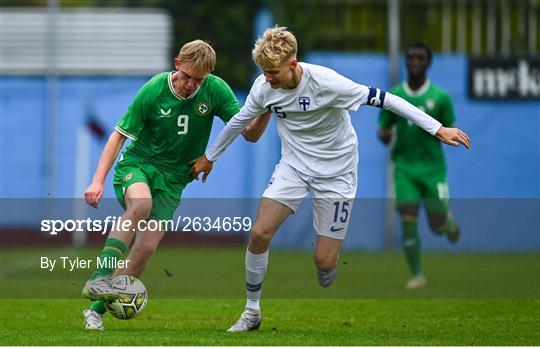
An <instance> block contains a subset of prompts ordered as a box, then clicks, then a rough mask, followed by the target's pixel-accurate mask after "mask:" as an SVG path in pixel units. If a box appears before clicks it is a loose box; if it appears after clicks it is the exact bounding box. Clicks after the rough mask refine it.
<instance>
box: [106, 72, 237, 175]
mask: <svg viewBox="0 0 540 348" xmlns="http://www.w3.org/2000/svg"><path fill="white" fill-rule="evenodd" d="M239 110H240V104H239V103H238V100H237V99H236V96H235V95H234V93H233V91H232V90H231V88H230V87H229V85H227V83H226V82H225V81H223V80H222V79H221V78H219V77H217V76H215V75H211V74H210V75H208V76H207V77H206V79H205V80H204V82H203V83H202V85H201V86H200V88H199V90H198V91H197V92H196V93H195V94H194V95H193V96H191V97H190V98H182V97H181V96H179V95H177V94H176V93H175V91H174V88H173V85H172V72H164V73H161V74H158V75H156V76H154V77H153V78H152V79H151V80H150V81H148V82H147V83H146V84H144V86H143V87H142V88H141V89H140V90H139V92H138V93H137V96H136V97H135V99H134V100H133V102H132V103H131V105H130V106H129V108H128V110H127V111H126V113H125V114H124V116H123V117H122V119H121V120H120V121H119V122H118V124H117V125H116V130H117V131H118V132H120V133H121V134H123V135H125V136H126V137H128V138H130V139H131V140H132V142H131V144H129V145H128V146H127V148H126V150H125V152H124V153H125V154H133V155H135V156H139V157H143V158H145V159H147V160H148V161H150V162H151V163H153V164H154V165H155V166H156V167H158V168H159V169H162V170H166V171H169V172H173V173H176V174H177V175H182V176H186V177H189V172H190V170H191V165H190V164H189V162H190V161H191V160H193V159H195V158H197V157H199V156H201V155H202V154H204V151H205V149H206V145H207V144H208V139H209V138H210V131H211V130H212V123H213V121H214V115H216V116H218V117H219V118H221V119H222V120H223V121H224V122H228V121H229V120H230V119H231V118H232V117H233V116H234V115H235V114H236V113H237V112H238V111H239Z"/></svg>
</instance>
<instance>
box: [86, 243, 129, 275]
mask: <svg viewBox="0 0 540 348" xmlns="http://www.w3.org/2000/svg"><path fill="white" fill-rule="evenodd" d="M125 251H126V245H125V244H124V242H122V241H121V240H119V239H116V238H108V239H107V240H106V241H105V246H104V247H103V250H102V251H101V254H100V255H99V260H100V262H99V263H100V264H102V265H99V264H98V267H97V268H96V270H95V271H94V273H92V275H91V276H90V279H91V280H94V279H96V278H101V277H108V276H110V275H111V274H113V272H114V271H115V269H114V268H112V267H110V265H111V264H116V262H104V261H105V260H112V259H114V260H119V259H122V254H124V252H125Z"/></svg>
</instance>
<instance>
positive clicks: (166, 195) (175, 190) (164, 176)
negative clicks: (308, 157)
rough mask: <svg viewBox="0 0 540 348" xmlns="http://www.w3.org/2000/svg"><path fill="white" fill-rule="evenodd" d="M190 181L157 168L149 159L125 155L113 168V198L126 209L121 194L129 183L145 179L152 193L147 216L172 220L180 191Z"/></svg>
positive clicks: (178, 203)
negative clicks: (114, 196)
mask: <svg viewBox="0 0 540 348" xmlns="http://www.w3.org/2000/svg"><path fill="white" fill-rule="evenodd" d="M190 181H191V180H186V178H179V177H178V176H177V175H175V174H174V173H170V172H167V171H163V170H160V169H158V168H156V167H155V166H154V165H153V164H152V163H149V161H148V160H146V159H143V158H140V157H137V156H134V155H132V154H124V155H123V156H122V159H121V160H120V161H119V162H118V164H117V165H116V167H115V168H114V178H113V186H114V192H115V193H116V198H117V199H118V201H119V202H120V204H121V205H122V207H123V208H124V209H126V205H125V203H124V196H125V192H126V190H127V188H128V187H129V185H131V184H133V183H136V182H144V183H146V184H147V185H148V187H149V188H150V193H151V194H152V210H151V211H150V216H149V217H148V219H152V220H172V217H173V215H174V212H175V211H176V208H178V206H179V205H180V199H181V197H182V191H183V190H184V188H185V187H186V185H187V184H188V183H189V182H190Z"/></svg>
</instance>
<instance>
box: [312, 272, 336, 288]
mask: <svg viewBox="0 0 540 348" xmlns="http://www.w3.org/2000/svg"><path fill="white" fill-rule="evenodd" d="M336 274H337V269H335V268H332V269H331V270H329V271H323V270H321V269H318V270H317V279H319V284H321V286H322V287H323V288H327V287H329V286H330V285H332V283H333V282H334V279H336Z"/></svg>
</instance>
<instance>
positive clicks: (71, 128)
mask: <svg viewBox="0 0 540 348" xmlns="http://www.w3.org/2000/svg"><path fill="white" fill-rule="evenodd" d="M305 60H306V61H308V62H311V63H315V64H322V65H326V66H329V67H331V68H333V69H335V70H337V71H338V72H340V73H342V74H343V75H345V76H348V77H349V78H351V79H353V80H355V81H357V82H360V83H363V84H366V85H372V86H378V87H380V88H384V89H388V88H389V86H388V79H387V76H388V71H389V67H388V59H387V57H386V56H384V55H365V54H333V53H312V54H309V55H308V56H307V57H306V59H305ZM403 70H404V69H403V67H402V72H403ZM466 74H467V59H466V57H464V56H458V55H451V56H448V55H445V56H441V55H436V56H435V57H434V63H433V65H432V67H431V70H430V74H429V75H430V78H431V80H432V81H433V82H434V83H438V84H440V85H442V86H443V87H444V88H445V89H446V90H447V91H448V92H449V93H450V95H451V96H452V99H453V101H454V107H455V111H456V115H457V124H458V126H459V127H461V128H462V129H464V130H465V131H466V132H468V133H469V135H470V136H471V138H472V143H473V147H472V149H471V150H470V151H467V150H465V149H464V148H463V147H459V148H452V147H448V146H447V147H445V152H446V155H447V161H448V167H449V171H448V176H449V183H450V192H451V196H452V198H453V199H452V202H451V203H452V208H453V212H454V215H455V216H456V218H457V219H458V220H459V221H460V224H461V227H462V230H463V238H462V240H461V241H460V243H459V244H458V245H457V246H450V245H449V244H448V243H447V242H446V241H445V240H444V239H441V238H439V237H436V236H434V235H433V234H432V233H430V232H429V230H428V229H427V226H426V223H425V221H424V219H423V220H422V221H421V223H420V225H421V238H422V243H423V247H424V249H425V250H431V251H539V250H540V217H539V216H540V203H539V202H540V103H539V101H538V100H536V101H496V102H494V101H474V100H470V99H468V97H467V91H466V76H467V75H466ZM402 76H405V75H404V74H403V73H402ZM146 80H147V77H63V78H61V79H60V82H59V96H60V97H59V100H58V118H57V129H56V133H57V139H56V165H55V168H56V170H55V171H56V174H57V175H56V178H55V181H54V188H53V191H54V192H48V191H50V190H48V189H47V187H46V182H45V175H44V173H45V167H46V164H45V163H44V160H45V158H46V156H45V148H46V141H47V139H46V136H47V134H46V123H45V122H46V116H45V115H46V107H47V105H46V80H45V78H43V77H22V76H21V77H13V76H2V77H1V78H0V83H1V92H2V100H1V115H2V117H1V122H2V126H1V135H2V137H1V156H2V158H1V178H2V180H1V197H2V198H4V201H5V199H6V198H44V199H48V198H51V197H54V198H73V197H74V196H76V189H75V168H76V164H77V153H76V143H77V132H78V130H79V129H81V128H85V127H86V126H85V120H86V119H87V118H88V116H89V114H92V115H93V116H94V117H95V118H97V119H98V120H99V121H100V122H101V123H102V124H103V125H104V126H105V128H106V129H107V131H108V132H110V131H112V129H113V128H114V125H115V123H116V121H117V120H118V119H119V118H120V117H121V115H122V114H123V113H124V111H125V109H126V108H127V106H128V105H129V103H130V101H131V100H132V98H133V97H134V95H135V94H136V92H137V90H138V89H139V88H140V86H141V85H142V84H143V83H144V82H145V81H146ZM237 95H238V97H239V99H240V100H241V101H243V99H244V98H245V95H246V93H245V92H239V93H237ZM87 105H90V106H91V107H86V106H87ZM378 111H379V110H378V109H376V108H372V107H362V108H360V110H359V111H357V112H353V113H351V118H352V122H353V125H354V127H355V129H356V132H357V134H358V138H359V152H360V163H359V171H358V175H359V185H358V193H357V197H358V200H357V201H356V202H355V205H354V211H353V215H352V220H351V226H350V229H349V233H348V236H347V240H346V242H345V244H344V246H345V248H346V249H360V250H370V251H379V250H384V249H385V247H386V245H387V244H386V243H387V241H386V235H385V230H386V219H385V207H386V206H387V201H386V199H385V198H386V197H388V196H391V192H387V187H386V182H387V165H388V151H387V149H386V148H385V147H384V146H383V145H381V143H380V142H379V141H378V140H377V138H376V130H377V115H378ZM273 123H274V121H273V120H272V122H271V124H270V126H269V128H268V130H267V131H266V133H265V134H264V136H263V138H262V139H261V140H260V141H259V142H258V143H257V144H251V143H247V142H245V141H243V140H242V139H238V140H237V141H236V142H235V143H234V144H233V145H232V146H231V147H230V149H229V150H228V151H227V153H226V154H225V155H224V156H223V157H222V158H221V159H220V160H219V161H218V162H217V163H216V165H215V169H214V172H213V173H212V176H211V177H210V178H209V180H208V182H207V183H206V184H204V185H203V184H201V183H200V182H193V183H192V184H190V185H188V187H187V188H186V190H185V192H184V195H183V197H184V200H183V202H184V204H183V205H182V206H181V209H179V211H178V214H182V215H184V216H185V215H189V214H198V215H201V214H202V212H201V210H196V209H195V208H192V209H191V210H190V208H189V205H190V201H191V202H192V203H193V204H192V205H193V206H200V205H201V204H200V203H196V200H198V199H200V198H203V199H205V198H207V199H209V200H204V201H202V202H206V203H203V204H202V206H204V207H205V208H206V212H205V214H208V215H212V213H211V212H210V211H214V210H215V211H222V210H223V209H224V206H228V208H229V209H232V210H230V211H227V214H249V215H251V216H252V217H254V216H255V213H256V203H257V198H258V197H259V196H260V195H261V193H262V191H263V190H264V188H265V186H266V183H267V181H268V179H269V178H270V175H271V173H272V171H273V168H274V166H275V164H276V163H277V162H278V160H279V152H280V144H279V139H278V137H277V131H276V128H275V125H274V124H273ZM222 126H223V125H222V123H221V121H220V120H217V121H216V123H215V125H214V131H213V133H212V137H211V138H214V137H215V136H216V135H217V132H219V130H220V129H221V128H222ZM104 141H105V140H99V139H97V138H94V139H93V140H92V141H91V145H90V148H89V149H88V151H89V153H90V158H91V163H90V169H89V171H90V172H89V173H87V175H88V176H89V177H91V175H92V173H93V170H94V169H95V167H96V165H97V160H98V157H99V154H100V152H101V149H102V147H103V144H104ZM105 190H106V191H105V197H111V198H112V197H114V193H113V190H112V185H111V175H109V177H108V179H107V183H106V185H105ZM210 198H220V199H223V200H214V201H216V202H222V203H223V202H228V203H227V204H222V203H215V204H208V202H210V201H212V200H210ZM230 199H232V200H230ZM214 205H215V207H214ZM231 206H235V207H233V208H231ZM2 210H3V212H2V226H23V227H24V226H26V225H28V224H31V225H34V224H35V221H34V220H36V219H37V217H36V216H34V217H33V218H32V214H31V213H30V212H29V211H28V210H26V211H23V212H19V213H18V212H17V211H20V209H19V210H11V211H9V213H7V210H6V205H5V204H4V207H3V208H2ZM203 211H204V210H203ZM23 213H24V215H23ZM393 225H394V238H393V242H394V247H395V248H397V246H398V245H399V243H400V242H399V239H400V238H399V222H398V220H397V219H396V217H394V223H393ZM314 239H315V233H314V231H313V228H312V217H311V207H310V203H309V200H306V201H305V202H304V203H303V204H302V206H301V208H300V210H299V211H298V212H297V213H296V214H295V215H294V216H292V217H291V218H289V219H288V221H287V222H286V223H285V225H284V226H283V227H282V230H281V231H280V232H279V233H278V234H277V236H276V238H275V240H274V242H273V247H274V248H278V247H279V248H295V249H310V248H312V247H313V246H312V243H313V241H314Z"/></svg>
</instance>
